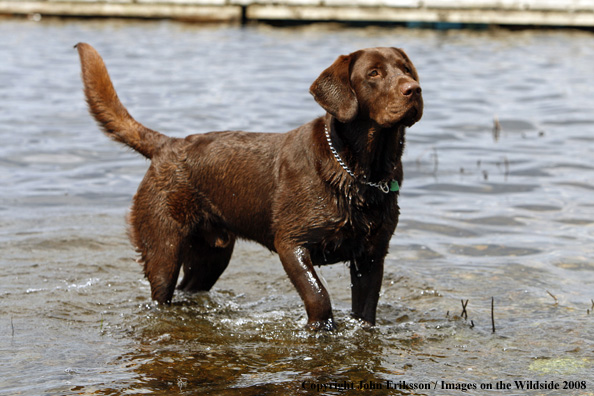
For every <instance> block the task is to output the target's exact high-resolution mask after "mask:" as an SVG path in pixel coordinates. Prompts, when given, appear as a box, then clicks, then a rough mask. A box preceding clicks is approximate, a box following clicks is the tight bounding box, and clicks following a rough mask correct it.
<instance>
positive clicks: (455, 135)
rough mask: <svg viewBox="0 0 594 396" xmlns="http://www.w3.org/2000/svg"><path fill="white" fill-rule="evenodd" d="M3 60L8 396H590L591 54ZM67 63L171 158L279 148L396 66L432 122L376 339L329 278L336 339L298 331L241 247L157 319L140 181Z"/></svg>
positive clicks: (526, 45) (197, 47) (246, 39)
mask: <svg viewBox="0 0 594 396" xmlns="http://www.w3.org/2000/svg"><path fill="white" fill-rule="evenodd" d="M0 36H1V37H3V39H2V40H1V41H0V54H1V55H2V60H1V61H0V139H1V142H2V144H1V145H0V191H2V193H1V194H0V246H1V253H2V254H1V258H0V393H2V394H10V395H13V394H14V395H18V394H23V395H41V394H52V395H53V394H61V395H69V394H85V395H124V394H157V395H169V394H217V395H238V394H239V395H263V394H270V395H273V394H279V395H281V394H282V395H287V394H295V395H297V394H304V395H305V394H327V395H338V394H345V393H351V391H350V390H348V387H350V386H351V384H352V386H353V387H354V388H356V387H357V386H359V384H360V381H363V382H364V383H365V384H366V385H367V387H371V388H374V387H375V388H376V389H370V393H372V394H388V393H390V394H440V395H444V394H445V395H448V394H452V395H458V394H462V393H464V392H463V389H465V385H464V384H470V391H469V392H467V393H474V394H506V395H514V394H558V393H559V391H555V390H552V391H551V390H546V389H544V390H537V391H526V390H523V391H522V390H518V389H517V384H516V383H515V382H514V381H533V383H534V382H535V381H539V383H540V384H543V383H545V384H546V385H551V384H552V385H553V386H555V385H559V386H560V387H561V388H562V387H563V386H564V385H565V386H568V387H569V386H571V387H573V388H575V387H577V388H580V390H566V391H565V393H564V394H579V395H584V394H594V374H593V372H594V371H593V367H594V330H593V328H594V322H593V321H594V313H593V312H592V311H593V310H594V306H593V304H594V303H593V302H592V299H594V291H593V285H594V257H593V255H594V250H593V239H594V160H593V159H592V154H591V153H592V145H593V144H594V111H593V109H594V86H593V84H592V80H593V77H594V72H593V69H592V65H593V64H594V35H592V34H591V33H586V32H573V31H524V32H508V31H484V32H476V31H449V32H443V31H442V32H439V31H428V30H406V29H401V28H398V29H393V28H367V29H346V28H339V27H336V26H330V25H323V26H319V25H318V26H313V27H305V28H284V29H278V28H270V27H265V26H258V27H248V28H239V27H221V26H198V25H188V24H180V23H175V22H131V21H109V20H108V21H72V20H70V21H58V20H42V21H41V22H40V23H35V22H29V21H22V20H10V19H8V20H2V21H1V22H0ZM79 41H86V42H89V43H91V44H93V45H94V46H95V47H96V48H97V49H98V50H99V51H100V52H101V53H102V55H103V56H104V58H105V60H106V63H107V65H108V68H109V70H110V73H111V75H112V78H113V79H114V81H115V85H116V89H117V90H118V92H119V94H120V97H121V98H122V100H123V102H124V103H125V104H126V106H127V107H128V109H129V110H130V111H131V113H132V114H133V115H134V116H135V117H136V118H137V119H138V120H140V121H141V122H143V123H144V124H146V125H147V126H149V127H152V128H154V129H157V130H160V131H163V132H166V133H168V134H170V135H175V136H183V135H186V134H188V133H197V132H204V131H209V130H221V129H235V128H237V129H246V130H253V131H286V130H289V129H292V128H294V127H296V126H298V125H300V124H302V123H304V122H306V121H308V120H310V119H312V118H314V117H315V116H317V115H320V114H321V113H322V112H321V110H320V108H319V107H317V105H316V104H315V103H314V101H313V99H312V98H311V97H310V95H309V94H308V88H309V84H311V82H312V81H313V80H314V79H315V77H317V75H318V74H319V73H320V72H321V70H323V69H324V68H325V67H327V66H328V65H330V63H331V62H332V61H333V60H334V59H335V58H336V57H337V56H338V55H339V54H342V53H349V52H351V51H353V50H355V49H358V48H363V47H370V46H376V45H395V46H399V47H402V48H404V49H405V50H406V51H407V52H408V54H409V55H410V57H411V58H412V59H413V61H414V62H415V64H416V66H417V69H418V70H419V74H420V75H421V80H422V81H421V82H422V86H423V90H424V91H423V92H424V98H425V104H426V107H425V115H424V117H423V120H422V121H421V122H420V123H418V124H417V125H415V126H414V127H412V128H410V129H409V131H408V134H407V149H406V153H405V183H404V185H403V188H402V192H401V198H400V206H401V209H402V215H401V222H400V225H399V227H398V230H397V232H396V234H395V236H394V238H393V240H392V244H391V250H390V253H389V256H388V259H387V265H386V276H385V281H384V285H383V290H382V295H381V300H380V305H379V309H378V317H379V320H378V325H377V326H376V327H375V328H373V329H371V330H368V329H364V328H362V327H361V326H360V325H359V324H358V323H357V322H355V321H352V320H350V319H349V307H350V290H349V277H348V272H349V271H348V268H347V267H346V266H345V265H341V264H338V265H335V266H329V267H325V268H321V269H320V273H321V274H322V276H323V277H324V279H325V280H326V282H327V283H328V287H329V290H330V293H331V296H332V300H333V304H334V307H335V316H336V319H337V320H338V322H339V325H340V328H339V330H338V331H336V332H334V333H330V334H327V333H319V334H314V333H310V332H307V331H305V330H303V329H302V328H303V325H304V324H305V319H306V318H305V313H304V310H303V307H302V303H301V301H300V300H299V297H298V295H297V293H296V292H295V291H294V289H293V287H292V286H291V284H290V282H289V281H288V279H287V278H286V276H285V274H284V272H283V270H282V266H281V265H280V262H279V260H278V258H277V257H276V256H275V255H273V254H271V253H269V252H268V251H266V250H265V249H262V248H260V247H258V246H256V245H253V244H250V243H241V244H240V245H239V246H238V248H237V249H236V252H235V255H234V258H233V260H232V262H231V264H230V267H229V269H228V270H227V272H226V273H225V274H223V276H222V278H221V279H220V281H219V282H218V283H217V284H216V286H215V288H214V290H213V291H211V292H209V293H202V294H196V295H184V294H179V293H178V294H176V297H175V300H174V304H173V305H172V306H171V307H167V308H160V307H157V306H155V305H154V304H152V303H151V301H150V298H149V296H150V291H149V286H148V283H147V282H146V281H145V280H144V279H143V277H142V274H141V269H140V267H139V266H138V265H137V264H136V263H135V262H134V259H135V253H134V250H133V249H132V247H131V246H130V244H129V242H128V240H127V237H126V225H125V214H126V212H127V209H128V206H129V203H130V200H131V197H132V195H133V194H134V191H135V189H136V187H137V185H138V183H139V181H140V179H141V177H142V176H143V173H144V171H145V170H146V167H147V163H146V162H145V161H144V160H143V159H141V158H140V157H139V156H138V155H136V154H134V153H131V152H129V151H127V150H126V149H123V148H122V147H120V146H118V145H117V144H115V143H112V142H110V141H109V140H108V139H107V138H105V137H104V136H103V135H102V134H101V133H100V132H99V131H98V129H97V127H96V125H95V124H94V122H93V121H92V120H91V118H90V117H89V116H88V114H87V112H86V109H85V104H84V101H83V96H82V91H81V83H80V77H79V64H78V57H77V54H76V51H75V50H73V49H72V46H73V45H74V44H75V43H76V42H79ZM495 119H496V120H497V121H498V122H499V124H500V130H499V131H496V130H495V129H494V124H495V121H494V120H495ZM492 298H493V299H494V300H493V301H494V309H493V312H494V318H495V327H496V331H495V333H493V332H492V323H491V302H492ZM461 300H463V301H464V303H465V304H467V305H466V313H467V317H462V311H463V310H462V303H461ZM466 300H468V302H467V303H466ZM387 381H391V382H392V383H393V384H394V387H395V388H398V387H399V386H400V388H402V382H401V381H405V382H406V383H408V384H421V385H423V384H427V385H428V386H429V387H430V388H431V389H430V390H424V389H423V390H410V389H396V390H387V389H386V384H387ZM442 381H443V382H442ZM565 381H568V382H565ZM575 381H577V382H575ZM500 382H501V384H502V385H501V384H500V386H504V387H507V386H508V385H507V384H509V386H510V388H509V389H507V388H505V389H504V390H497V389H493V390H491V391H489V390H480V387H481V385H482V386H483V387H489V386H493V388H496V386H497V385H498V384H499V383H500ZM323 385H326V386H327V388H326V389H325V390H323V389H322V391H318V389H320V388H319V387H322V386H323ZM380 386H382V387H383V389H377V388H379V387H380ZM473 386H474V387H476V388H478V389H477V390H474V389H473ZM345 387H346V388H347V389H344V388H345ZM584 387H585V389H583V388H584ZM443 388H450V389H445V390H444V389H443ZM352 392H353V393H354V392H355V391H352Z"/></svg>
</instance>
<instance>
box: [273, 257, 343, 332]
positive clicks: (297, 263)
mask: <svg viewBox="0 0 594 396" xmlns="http://www.w3.org/2000/svg"><path fill="white" fill-rule="evenodd" d="M277 251H278V254H279V256H280V259H281V261H282V263H283V267H284V268H285V271H286V272H287V274H288V275H289V278H290V279H291V282H292V283H293V285H294V286H295V288H296V289H297V291H298V292H299V295H300V296H301V299H302V300H303V303H304V304H305V311H306V312H307V327H308V328H309V329H311V330H333V329H335V328H336V326H335V324H334V319H333V317H332V304H331V303H330V296H329V295H328V291H327V290H326V288H325V287H324V285H323V284H322V282H321V281H320V279H319V278H318V275H317V274H316V271H315V270H314V267H313V264H312V262H311V257H310V252H309V250H308V249H306V248H304V247H302V246H280V247H279V246H277Z"/></svg>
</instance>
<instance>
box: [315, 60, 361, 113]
mask: <svg viewBox="0 0 594 396" xmlns="http://www.w3.org/2000/svg"><path fill="white" fill-rule="evenodd" d="M352 60H353V54H351V55H341V56H339V57H338V59H336V60H335V61H334V63H333V64H332V66H330V67H329V68H327V69H326V70H324V71H323V72H322V74H320V76H319V77H318V78H317V79H316V81H314V82H313V84H312V85H311V87H310V88H309V92H310V93H311V94H312V95H313V97H314V99H315V100H316V102H318V104H319V105H320V106H322V107H323V108H324V110H326V111H327V112H328V113H330V114H332V115H333V116H334V117H336V118H337V119H338V121H340V122H343V123H344V122H349V121H352V120H353V119H354V118H355V116H356V115H357V112H358V109H359V103H358V102H357V97H356V96H355V92H354V91H353V88H352V87H351V71H350V70H351V63H352Z"/></svg>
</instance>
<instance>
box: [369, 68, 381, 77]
mask: <svg viewBox="0 0 594 396" xmlns="http://www.w3.org/2000/svg"><path fill="white" fill-rule="evenodd" d="M367 75H368V76H369V77H376V76H379V73H378V72H377V70H375V69H373V70H371V71H370V72H369V73H368V74H367Z"/></svg>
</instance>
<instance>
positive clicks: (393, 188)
mask: <svg viewBox="0 0 594 396" xmlns="http://www.w3.org/2000/svg"><path fill="white" fill-rule="evenodd" d="M398 190H400V185H399V184H398V181H397V180H392V181H391V182H390V191H392V192H395V191H398Z"/></svg>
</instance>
